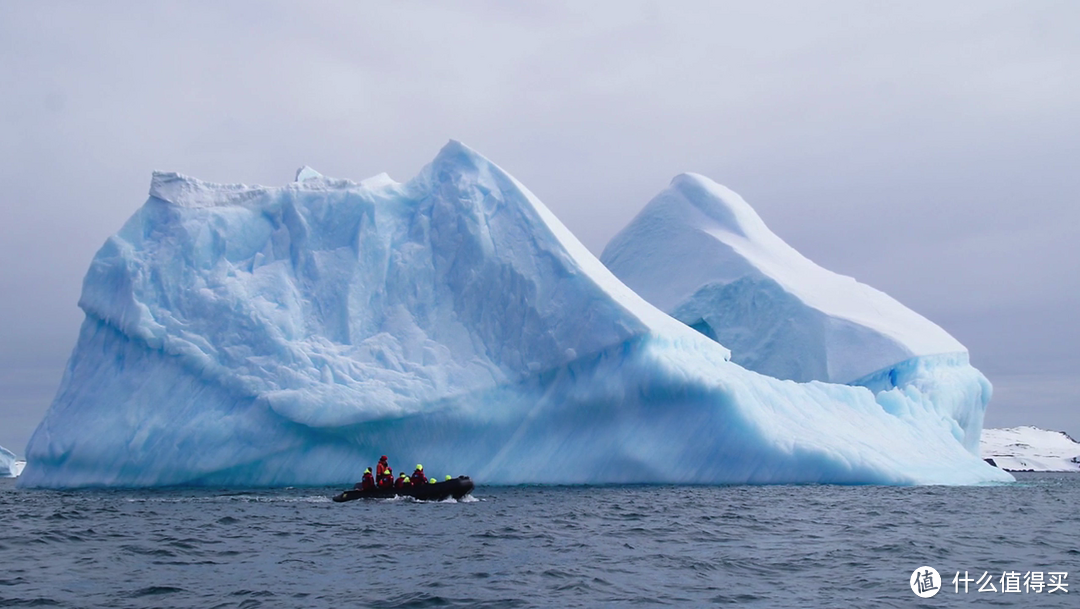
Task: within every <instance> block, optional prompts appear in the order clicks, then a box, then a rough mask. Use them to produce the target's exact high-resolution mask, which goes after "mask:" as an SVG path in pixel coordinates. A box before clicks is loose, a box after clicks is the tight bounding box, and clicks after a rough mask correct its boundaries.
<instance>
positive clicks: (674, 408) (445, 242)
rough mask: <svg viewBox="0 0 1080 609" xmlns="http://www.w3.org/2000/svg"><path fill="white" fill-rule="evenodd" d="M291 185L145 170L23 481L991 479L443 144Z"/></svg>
mask: <svg viewBox="0 0 1080 609" xmlns="http://www.w3.org/2000/svg"><path fill="white" fill-rule="evenodd" d="M297 180H298V181H297V182H296V183H295V184H292V185H289V186H285V187H281V188H263V187H248V186H243V185H231V186H223V185H213V184H206V183H203V182H200V181H198V180H194V179H191V178H187V177H183V176H179V175H176V174H155V176H154V179H153V182H152V185H151V191H150V195H151V196H150V199H149V200H148V201H147V202H146V204H145V205H144V206H143V207H142V208H141V209H140V210H139V211H138V212H137V213H136V214H135V215H134V216H133V217H132V218H131V220H129V221H128V223H127V224H126V225H125V226H124V228H123V229H122V230H121V231H120V232H119V233H118V234H117V235H116V236H114V237H112V238H110V239H109V241H108V242H107V243H106V244H105V245H104V246H103V247H102V249H101V250H100V251H99V252H98V254H97V256H95V258H94V261H93V262H92V263H91V267H90V270H89V272H88V273H87V276H86V279H85V281H84V285H83V295H82V299H81V300H80V306H81V307H82V308H83V310H84V311H85V313H86V320H85V322H84V323H83V327H82V330H81V332H80V336H79V341H78V344H77V346H76V348H75V351H74V353H73V354H72V356H71V360H70V361H69V364H68V368H67V371H66V373H65V375H64V379H63V381H62V383H61V387H60V389H59V392H58V394H57V397H56V399H55V401H54V403H53V405H52V407H51V408H50V410H49V412H48V413H47V415H46V417H45V420H44V421H42V423H41V425H40V426H39V428H38V430H37V431H36V432H35V434H34V436H33V438H32V439H31V442H30V444H29V446H28V449H27V455H28V462H29V466H28V468H27V470H26V472H25V474H24V476H23V478H22V484H24V485H29V486H51V487H66V486H87V485H176V484H240V485H286V484H288V485H298V484H329V483H345V482H351V481H353V480H354V479H355V478H357V477H358V476H359V472H362V471H363V468H364V467H366V466H369V465H371V464H372V463H373V462H374V459H376V458H377V457H378V455H379V454H388V455H390V456H391V459H393V460H407V461H411V462H416V461H421V462H423V463H425V464H428V467H429V468H431V469H432V471H435V472H439V471H444V470H445V471H446V473H451V474H458V473H469V474H472V475H474V476H476V477H477V478H478V480H479V481H480V482H482V483H516V482H571V483H581V482H699V483H716V482H761V483H769V482H852V483H858V482H883V483H900V484H903V483H919V482H977V481H983V480H991V479H1001V478H1002V477H1006V478H1007V475H1006V474H1003V473H1001V472H999V471H998V470H996V469H994V468H991V467H989V466H986V465H985V464H983V463H982V461H981V460H979V459H977V458H975V457H974V456H973V455H971V454H970V453H968V452H967V451H965V450H964V448H963V447H962V445H961V442H960V441H958V438H960V439H962V438H963V435H964V431H963V427H962V425H960V424H958V423H957V421H958V418H957V417H950V416H943V415H942V412H941V409H940V408H939V407H938V406H937V405H936V404H935V399H936V396H933V395H926V394H923V393H920V392H919V391H918V390H910V391H907V392H906V393H901V392H893V393H894V394H895V395H893V394H890V397H887V399H885V400H884V401H882V402H881V403H879V401H875V397H874V395H873V394H872V393H871V392H870V391H868V390H867V389H865V388H861V387H844V386H838V385H826V384H821V383H814V384H809V385H797V384H794V383H790V382H782V381H779V380H776V379H773V378H769V377H766V376H762V375H759V374H756V373H754V372H750V371H747V370H745V369H744V368H742V367H740V366H737V365H735V364H733V363H731V362H729V361H727V360H728V357H729V352H728V351H727V349H725V348H724V347H723V346H721V345H720V344H718V343H716V342H715V341H712V340H709V339H708V338H705V337H704V336H702V335H701V334H699V333H697V332H694V331H693V330H691V329H689V328H688V327H687V326H685V325H683V324H681V323H679V322H677V321H676V320H674V319H672V318H671V317H669V316H667V315H665V314H663V313H662V312H661V311H659V310H658V309H656V308H654V307H653V306H651V305H650V304H648V303H647V302H645V301H644V300H642V299H641V298H640V297H639V296H638V295H637V294H635V293H634V292H632V291H631V290H630V289H628V288H627V287H626V286H625V285H623V284H622V283H621V282H619V281H618V280H617V279H615V277H614V276H613V275H611V273H610V272H609V271H608V270H607V269H606V268H605V267H604V266H603V265H602V264H600V262H599V261H598V260H597V259H596V258H595V257H593V256H592V255H591V254H590V253H589V252H588V251H587V250H586V249H585V248H584V247H583V246H582V245H581V244H580V243H579V242H578V241H577V240H576V239H575V238H574V237H573V235H571V234H570V233H569V231H567V230H566V228H565V227H563V226H562V224H561V223H560V222H559V221H558V220H557V219H556V218H555V217H554V216H553V215H552V214H551V213H550V212H549V211H548V210H547V209H546V208H545V207H544V206H543V204H541V203H540V202H539V201H538V200H537V199H536V198H535V197H534V196H533V195H532V194H531V193H529V192H528V191H527V190H526V189H525V188H524V187H523V186H521V185H520V184H519V183H517V182H516V181H515V180H514V179H513V178H512V177H510V176H509V175H508V174H506V173H505V172H504V171H502V170H501V169H500V168H498V167H497V166H495V165H494V164H492V163H491V162H489V161H487V160H486V159H484V158H483V157H481V156H480V155H478V154H476V153H475V152H473V151H471V150H469V149H468V148H466V147H464V146H462V145H461V144H458V143H454V142H452V143H450V144H449V145H447V146H446V147H445V148H444V149H443V150H442V151H441V152H440V154H439V155H438V157H437V158H436V159H435V160H434V161H433V162H432V164H431V165H429V166H428V167H426V168H425V169H424V170H423V171H422V172H421V173H420V175H419V176H417V177H416V178H415V179H413V180H411V181H410V182H408V183H404V184H399V183H396V182H393V181H392V180H390V179H389V178H388V177H386V176H379V177H376V178H372V179H370V180H367V181H364V182H361V183H353V182H349V181H345V180H335V179H330V178H325V177H323V176H321V175H319V174H318V173H317V172H314V171H313V170H310V169H308V168H305V169H303V170H301V171H300V172H299V173H298V176H297ZM886 393H888V392H886ZM880 399H881V398H880V397H879V400H880ZM963 414H964V413H960V414H959V415H958V416H960V417H962V416H963Z"/></svg>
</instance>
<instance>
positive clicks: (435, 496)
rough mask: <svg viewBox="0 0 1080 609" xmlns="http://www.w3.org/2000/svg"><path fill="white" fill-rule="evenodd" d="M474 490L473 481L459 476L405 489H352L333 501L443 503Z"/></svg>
mask: <svg viewBox="0 0 1080 609" xmlns="http://www.w3.org/2000/svg"><path fill="white" fill-rule="evenodd" d="M473 488H474V485H473V481H472V480H471V479H470V478H469V477H468V476H459V477H457V478H452V479H450V480H444V481H443V482H436V483H435V484H423V485H419V486H407V487H404V488H387V489H381V488H376V489H371V490H369V491H364V490H360V489H350V490H347V491H342V492H340V493H338V494H337V495H334V497H333V499H334V501H336V502H338V503H342V502H345V501H355V500H357V499H393V498H394V497H413V498H415V499H419V500H421V501H442V500H444V499H449V498H451V497H453V498H454V499H461V498H462V497H464V496H465V495H468V494H469V493H470V492H472V490H473Z"/></svg>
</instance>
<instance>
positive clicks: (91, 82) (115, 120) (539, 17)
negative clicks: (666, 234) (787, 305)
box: [0, 0, 1080, 454]
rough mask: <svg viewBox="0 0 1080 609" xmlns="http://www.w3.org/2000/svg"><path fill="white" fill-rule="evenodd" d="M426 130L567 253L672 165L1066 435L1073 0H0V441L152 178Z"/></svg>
mask: <svg viewBox="0 0 1080 609" xmlns="http://www.w3.org/2000/svg"><path fill="white" fill-rule="evenodd" d="M450 138H453V139H458V140H461V141H463V142H465V143H466V144H468V145H469V146H471V147H473V148H474V149H476V150H478V151H479V152H481V153H482V154H484V155H485V156H487V157H488V158H490V159H492V160H493V161H494V162H496V163H498V164H499V165H501V166H502V167H503V168H504V169H506V170H507V171H509V172H510V173H511V174H513V175H514V176H515V177H517V178H518V179H519V180H520V181H521V182H522V183H524V184H525V185H526V186H527V187H529V189H531V190H532V191H533V192H534V193H535V194H536V195H538V196H539V197H540V199H541V200H543V201H544V202H545V203H546V204H547V206H548V207H550V208H551V209H552V211H554V213H555V214H556V215H558V216H559V218H561V219H562V221H563V222H564V223H565V224H566V225H567V226H568V227H569V228H570V230H572V231H573V232H574V233H575V234H576V235H577V236H578V238H580V239H581V240H582V241H583V242H584V243H585V245H586V246H588V247H589V249H591V250H592V251H593V252H594V253H595V254H597V255H599V253H600V252H601V251H602V250H603V248H604V245H605V244H606V243H607V241H608V240H609V239H610V238H611V237H612V235H614V234H615V233H616V232H618V231H619V230H620V229H621V228H622V227H623V226H624V225H625V224H626V223H627V222H628V221H629V220H630V219H631V218H632V217H633V216H634V214H636V213H637V212H638V211H639V210H640V209H641V208H642V207H643V206H644V205H645V203H646V202H648V200H649V199H650V198H652V196H653V195H655V194H656V193H657V192H659V191H660V190H662V189H663V188H664V187H666V186H667V184H668V182H669V181H670V179H671V178H672V177H673V176H674V175H676V174H678V173H681V172H684V171H696V172H699V173H702V174H705V175H707V176H709V177H711V178H713V179H714V180H716V181H718V182H720V183H722V184H725V185H727V186H728V187H730V188H732V189H734V190H735V191H737V192H739V193H740V194H742V195H743V197H744V198H745V199H746V200H747V201H748V202H749V203H750V204H751V205H753V206H754V207H755V209H757V211H758V212H759V213H760V214H761V216H762V217H763V218H764V219H765V221H766V223H768V224H769V226H770V227H771V228H772V229H773V230H774V231H775V232H776V233H777V234H779V235H780V236H781V237H783V238H784V239H785V240H786V241H788V242H789V243H790V244H791V245H793V246H794V247H795V248H796V249H798V250H800V251H801V252H802V253H803V254H805V255H806V256H807V257H809V258H810V259H811V260H814V261H815V262H817V263H819V264H821V265H822V266H824V267H826V268H829V269H831V270H834V271H837V272H840V273H843V274H846V275H851V276H853V277H855V278H856V279H859V280H860V281H863V282H865V283H869V284H870V285H872V286H874V287H876V288H879V289H881V290H884V291H885V292H887V293H889V294H890V295H892V296H894V297H895V298H897V299H898V300H900V301H901V302H903V303H904V304H906V305H908V306H909V307H911V308H912V309H914V310H916V311H918V312H920V313H922V314H923V315H925V316H927V317H929V318H930V319H932V320H933V321H935V322H937V323H938V324H940V325H941V326H943V327H944V328H945V329H946V330H948V331H949V332H950V333H952V334H953V335H954V336H956V337H957V338H958V339H959V340H960V341H961V342H963V343H964V344H965V345H967V346H968V348H969V349H970V351H971V357H972V362H973V363H974V364H975V365H976V366H977V367H978V368H980V369H981V370H982V371H983V372H984V373H985V374H986V375H987V376H988V377H989V378H990V380H991V381H992V382H993V383H994V386H995V395H994V399H993V401H992V402H991V404H990V408H989V410H988V413H987V419H986V422H987V425H988V426H1009V425H1019V424H1035V425H1040V426H1045V427H1049V428H1054V429H1066V430H1068V431H1069V432H1070V433H1072V434H1073V435H1074V436H1075V437H1078V438H1080V409H1078V403H1080V375H1078V373H1077V370H1078V369H1080V355H1078V354H1077V349H1076V346H1077V345H1078V344H1080V322H1078V321H1077V319H1076V317H1077V315H1078V312H1080V269H1078V258H1080V257H1078V254H1080V235H1078V234H1077V233H1078V231H1080V194H1078V193H1080V2H1070V1H1061V2H1050V1H1040V2H990V1H986V0H979V1H975V2H955V1H950V2H944V3H943V2H939V1H932V2H911V1H905V2H866V1H861V0H860V1H857V2H838V1H832V2H816V3H808V2H796V1H791V2H758V1H754V2H750V1H746V2H672V1H670V0H664V1H655V2H627V1H620V2H587V3H586V2H543V3H541V2H532V3H524V2H494V1H493V2H468V3H464V2H449V1H438V2H435V1H433V2H419V1H394V2H380V3H365V2H356V1H351V0H350V1H343V2H324V3H318V2H312V3H300V2H262V1H260V2H194V1H191V2H175V3H168V2H100V3H90V2H16V1H0V184H2V186H3V189H4V190H3V195H2V199H0V257H2V260H3V264H2V265H0V445H3V446H5V447H7V448H9V449H11V450H13V451H15V452H16V453H20V454H22V452H23V450H24V448H25V445H26V442H27V440H28V439H29V436H30V434H31V432H32V431H33V428H34V427H35V426H36V424H37V422H38V421H39V420H40V418H41V416H42V415H43V414H44V411H45V409H46V408H47V407H48V405H49V402H50V401H51V400H52V397H53V395H54V393H55V391H56V386H57V384H58V382H59V380H60V376H61V374H62V373H63V368H64V364H65V362H66V360H67V357H68V355H69V354H70V351H71V348H72V347H73V346H74V344H75V339H76V335H77V331H78V326H79V324H80V323H81V321H82V317H83V315H82V312H81V311H80V310H79V309H78V307H77V305H76V303H77V301H78V298H79V292H80V289H81V282H82V277H83V275H84V274H85V272H86V269H87V267H88V265H89V262H90V259H91V257H92V256H93V254H94V252H95V251H96V250H97V248H98V247H100V246H101V244H102V243H103V242H104V240H105V238H106V237H108V236H109V235H110V234H112V233H114V232H116V231H117V230H118V229H119V228H120V226H121V224H122V223H123V222H124V220H125V219H127V217H128V216H130V215H131V214H132V213H133V212H134V211H135V210H136V209H137V208H138V207H139V206H140V205H142V203H143V202H144V201H145V200H146V196H147V195H146V193H147V188H148V186H149V182H150V172H151V171H153V170H155V169H160V170H170V171H179V172H182V173H186V174H190V175H193V176H196V177H199V178H202V179H205V180H210V181H218V182H245V183H259V184H268V185H280V184H284V183H286V182H289V181H291V180H292V178H293V175H294V172H295V170H296V168H297V167H299V166H300V165H304V164H308V165H311V166H313V167H315V168H316V169H318V170H319V171H321V172H322V173H324V174H326V175H332V176H335V177H346V178H352V179H356V180H359V179H363V178H366V177H369V176H371V175H373V174H376V173H380V172H383V171H385V172H387V173H389V174H390V175H391V177H393V178H395V179H397V180H399V181H403V180H406V179H408V178H410V177H412V176H413V175H415V174H416V173H417V171H418V170H419V169H420V168H421V167H422V166H423V165H424V164H426V163H427V162H428V161H430V160H431V159H432V158H433V157H434V156H435V154H436V153H437V152H438V150H439V148H441V147H442V145H443V144H444V143H445V142H446V141H447V140H448V139H450Z"/></svg>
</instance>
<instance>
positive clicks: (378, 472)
mask: <svg viewBox="0 0 1080 609" xmlns="http://www.w3.org/2000/svg"><path fill="white" fill-rule="evenodd" d="M384 477H385V478H389V479H390V480H389V481H390V482H393V481H394V470H392V469H390V464H389V463H387V462H386V455H383V456H381V457H379V464H378V465H376V466H375V482H378V483H379V485H380V486H382V480H383V478H384Z"/></svg>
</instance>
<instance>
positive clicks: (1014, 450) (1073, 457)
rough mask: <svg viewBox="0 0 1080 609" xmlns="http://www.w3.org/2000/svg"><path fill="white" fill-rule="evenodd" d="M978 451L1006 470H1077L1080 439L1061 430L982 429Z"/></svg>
mask: <svg viewBox="0 0 1080 609" xmlns="http://www.w3.org/2000/svg"><path fill="white" fill-rule="evenodd" d="M981 451H982V456H983V458H986V459H993V460H994V463H995V464H997V466H998V467H1000V468H1001V469H1004V470H1008V471H1036V472H1080V443H1078V442H1077V441H1076V440H1074V439H1072V437H1070V436H1069V434H1067V433H1065V432H1063V431H1049V430H1046V429H1040V428H1038V427H1031V426H1024V427H1009V428H1007V429H984V430H983V433H982V443H981Z"/></svg>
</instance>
